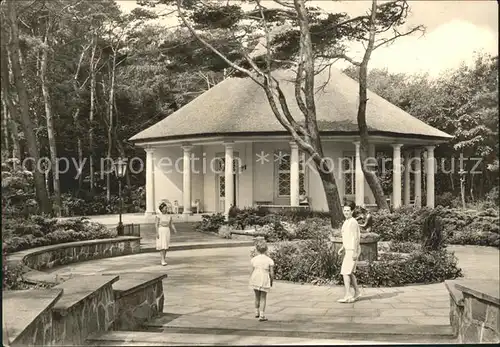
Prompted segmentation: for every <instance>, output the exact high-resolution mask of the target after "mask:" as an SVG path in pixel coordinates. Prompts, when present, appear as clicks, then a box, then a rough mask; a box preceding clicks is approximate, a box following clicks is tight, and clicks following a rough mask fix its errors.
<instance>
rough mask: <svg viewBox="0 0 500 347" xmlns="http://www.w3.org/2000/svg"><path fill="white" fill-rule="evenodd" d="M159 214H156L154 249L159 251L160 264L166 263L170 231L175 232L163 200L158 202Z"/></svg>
mask: <svg viewBox="0 0 500 347" xmlns="http://www.w3.org/2000/svg"><path fill="white" fill-rule="evenodd" d="M159 209H160V212H161V213H160V214H159V215H158V216H156V221H155V226H156V249H157V250H159V251H160V255H161V265H163V266H165V265H167V260H166V256H167V249H168V246H169V244H170V232H171V231H173V232H174V233H177V229H175V225H174V223H173V221H172V216H170V215H168V214H167V213H168V206H167V204H166V203H165V202H162V203H161V204H160V207H159Z"/></svg>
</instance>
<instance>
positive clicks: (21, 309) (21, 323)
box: [2, 273, 167, 346]
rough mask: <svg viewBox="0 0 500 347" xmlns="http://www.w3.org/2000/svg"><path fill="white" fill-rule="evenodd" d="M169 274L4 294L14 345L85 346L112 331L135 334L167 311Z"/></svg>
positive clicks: (103, 278)
mask: <svg viewBox="0 0 500 347" xmlns="http://www.w3.org/2000/svg"><path fill="white" fill-rule="evenodd" d="M165 277H167V275H166V274H165V273H162V274H154V273H130V274H120V275H113V274H106V275H90V276H79V277H73V278H71V279H69V280H68V281H66V282H64V283H62V284H59V285H57V286H55V287H54V288H52V289H41V290H40V289H32V290H18V291H7V292H4V293H3V298H2V304H3V314H4V319H3V337H4V345H8V346H34V345H43V346H54V345H58V346H81V345H85V344H86V340H87V339H88V338H90V337H92V336H93V335H96V334H99V333H102V332H105V331H109V330H135V329H137V328H139V327H141V326H142V325H143V324H145V323H146V322H147V321H149V320H150V319H151V318H154V317H156V316H158V315H159V313H160V312H162V311H163V304H164V300H165V296H164V293H163V283H162V281H163V279H164V278H165Z"/></svg>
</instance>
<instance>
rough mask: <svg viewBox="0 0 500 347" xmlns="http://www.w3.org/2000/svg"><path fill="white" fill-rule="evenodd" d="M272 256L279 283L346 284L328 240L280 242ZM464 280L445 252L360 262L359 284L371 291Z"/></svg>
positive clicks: (385, 253) (385, 255) (338, 258)
mask: <svg viewBox="0 0 500 347" xmlns="http://www.w3.org/2000/svg"><path fill="white" fill-rule="evenodd" d="M415 248H418V246H415ZM254 253H255V252H254ZM254 253H252V255H254ZM269 256H270V257H271V258H272V259H273V260H274V263H275V273H276V279H277V280H286V281H291V282H299V283H312V284H319V285H322V284H324V285H339V284H343V278H342V276H341V275H340V267H341V264H342V258H341V256H339V255H338V254H337V251H336V249H335V248H334V247H333V246H332V245H329V244H328V242H325V240H321V239H318V240H300V241H284V242H279V243H276V244H274V245H273V246H272V247H271V249H270V252H269ZM461 276H462V271H461V269H460V268H459V267H458V265H457V258H456V257H455V256H454V254H453V253H451V252H448V251H446V250H445V249H440V250H437V251H423V250H414V251H412V252H410V253H406V252H395V251H381V252H380V254H379V259H378V260H377V261H373V262H360V263H359V264H358V267H357V270H356V277H357V279H358V283H360V284H361V285H364V286H368V287H380V286H385V287H400V286H405V285H413V284H430V283H438V282H443V281H444V280H447V279H455V278H458V277H461Z"/></svg>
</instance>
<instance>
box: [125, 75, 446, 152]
mask: <svg viewBox="0 0 500 347" xmlns="http://www.w3.org/2000/svg"><path fill="white" fill-rule="evenodd" d="M273 76H274V77H276V78H277V79H278V80H279V81H280V85H281V88H282V90H283V93H284V95H285V97H286V100H287V102H288V107H289V109H290V112H291V114H292V116H293V117H294V118H295V119H296V120H297V121H299V122H300V121H304V116H303V114H302V112H301V111H300V109H299V107H298V105H297V101H296V99H295V89H294V82H293V81H294V79H295V72H293V71H291V70H277V71H275V72H273ZM315 88H316V93H315V103H316V115H317V121H318V127H319V130H320V133H324V134H332V135H356V134H358V132H359V131H358V125H357V112H358V93H359V85H358V82H356V81H354V80H353V79H351V78H350V77H348V76H347V75H346V74H344V73H342V72H341V71H339V70H337V69H334V68H332V69H330V70H329V69H325V70H323V71H322V72H321V73H319V74H318V75H317V76H316V78H315ZM278 107H279V104H278ZM366 122H367V125H368V129H369V131H370V134H371V135H382V136H383V135H387V136H403V137H406V136H408V137H412V138H422V139H427V140H436V141H437V140H440V141H443V140H449V139H451V138H452V136H450V135H449V134H447V133H445V132H443V131H441V130H438V129H436V128H434V127H432V126H430V125H428V124H426V123H424V122H422V121H421V120H419V119H417V118H415V117H413V116H412V115H410V114H408V113H407V112H405V111H403V110H402V109H400V108H399V107H397V106H395V105H393V104H391V103H390V102H389V101H387V100H385V99H383V98H382V97H380V96H378V95H376V94H375V93H372V92H370V91H368V104H367V110H366ZM266 134H270V135H271V134H274V135H278V134H287V131H286V130H285V128H284V127H283V126H282V125H281V124H280V123H279V122H278V120H277V119H276V117H275V115H274V114H273V112H272V110H271V107H270V105H269V102H268V99H267V97H266V94H265V92H264V90H263V89H262V88H261V87H260V86H259V85H257V84H256V83H255V82H254V81H252V80H251V79H250V78H248V77H247V78H236V77H231V78H227V79H225V80H224V81H222V82H221V83H219V84H217V85H215V86H214V87H212V88H211V89H209V90H208V91H206V92H205V93H203V94H202V95H200V96H198V97H197V98H196V99H194V100H193V101H191V102H190V103H189V104H187V105H185V106H183V107H182V108H180V109H179V110H177V111H176V112H174V113H172V114H171V115H169V116H167V117H166V118H164V119H163V120H161V121H159V122H158V123H156V124H154V125H152V126H150V127H149V128H147V129H145V130H143V131H141V132H139V133H138V134H136V135H134V136H133V137H132V138H130V140H131V141H134V142H147V141H152V140H174V139H183V138H197V137H207V136H214V135H217V136H221V135H228V136H251V135H266Z"/></svg>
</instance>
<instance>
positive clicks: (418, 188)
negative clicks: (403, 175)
mask: <svg viewBox="0 0 500 347" xmlns="http://www.w3.org/2000/svg"><path fill="white" fill-rule="evenodd" d="M421 155H422V150H421V149H420V148H416V149H415V158H414V159H413V161H414V163H415V168H414V172H415V177H414V180H415V182H414V183H415V189H414V190H415V198H414V199H415V207H422V160H421Z"/></svg>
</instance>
